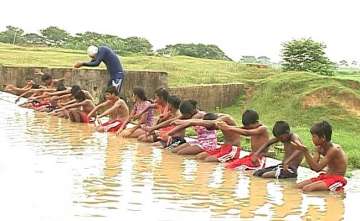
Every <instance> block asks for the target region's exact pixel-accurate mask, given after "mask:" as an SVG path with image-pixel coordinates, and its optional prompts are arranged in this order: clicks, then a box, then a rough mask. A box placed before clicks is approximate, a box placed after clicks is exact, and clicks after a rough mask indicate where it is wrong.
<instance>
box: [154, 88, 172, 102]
mask: <svg viewBox="0 0 360 221" xmlns="http://www.w3.org/2000/svg"><path fill="white" fill-rule="evenodd" d="M155 94H156V96H158V97H159V98H160V99H161V100H163V101H167V99H168V97H169V92H168V91H167V90H166V89H165V88H158V89H157V90H156V91H155Z"/></svg>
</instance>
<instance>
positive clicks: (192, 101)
mask: <svg viewBox="0 0 360 221" xmlns="http://www.w3.org/2000/svg"><path fill="white" fill-rule="evenodd" d="M189 102H190V103H191V104H192V105H193V106H194V108H195V109H196V108H197V103H198V102H197V101H196V100H192V99H190V100H189Z"/></svg>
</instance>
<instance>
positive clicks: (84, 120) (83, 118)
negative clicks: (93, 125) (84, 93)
mask: <svg viewBox="0 0 360 221" xmlns="http://www.w3.org/2000/svg"><path fill="white" fill-rule="evenodd" d="M80 117H81V122H82V123H86V124H88V123H89V122H90V118H89V117H88V115H87V113H85V112H80Z"/></svg>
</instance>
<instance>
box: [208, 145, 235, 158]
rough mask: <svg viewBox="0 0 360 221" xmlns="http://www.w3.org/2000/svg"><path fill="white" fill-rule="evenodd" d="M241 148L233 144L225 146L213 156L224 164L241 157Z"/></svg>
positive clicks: (215, 151)
mask: <svg viewBox="0 0 360 221" xmlns="http://www.w3.org/2000/svg"><path fill="white" fill-rule="evenodd" d="M240 151H241V147H237V146H233V145H231V144H223V145H221V147H220V148H218V149H216V150H214V153H213V154H211V155H212V156H215V157H216V158H217V159H218V160H219V161H220V162H222V163H224V162H227V161H229V160H233V159H237V158H239V156H240Z"/></svg>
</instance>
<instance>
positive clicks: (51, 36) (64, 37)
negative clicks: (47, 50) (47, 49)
mask: <svg viewBox="0 0 360 221" xmlns="http://www.w3.org/2000/svg"><path fill="white" fill-rule="evenodd" d="M40 32H41V34H42V36H43V37H44V38H45V41H46V44H47V45H49V46H55V47H61V46H63V45H64V44H65V42H66V41H68V40H69V39H70V38H71V36H70V34H69V33H67V32H66V31H65V30H63V29H60V28H58V27H56V26H50V27H47V28H45V29H42V30H40Z"/></svg>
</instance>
